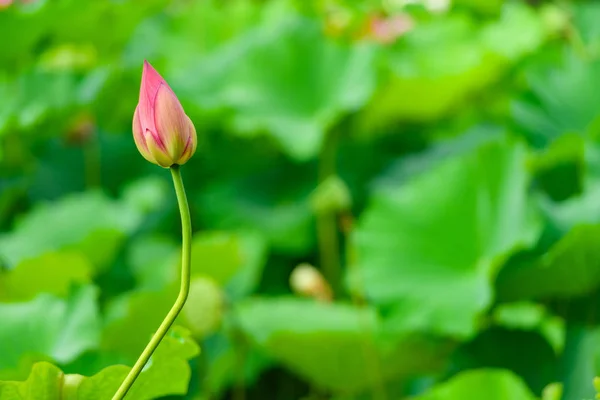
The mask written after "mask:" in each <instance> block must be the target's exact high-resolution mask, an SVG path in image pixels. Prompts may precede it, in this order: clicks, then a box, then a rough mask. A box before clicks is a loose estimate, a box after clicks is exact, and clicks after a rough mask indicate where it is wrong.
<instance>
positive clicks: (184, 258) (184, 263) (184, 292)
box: [113, 164, 192, 400]
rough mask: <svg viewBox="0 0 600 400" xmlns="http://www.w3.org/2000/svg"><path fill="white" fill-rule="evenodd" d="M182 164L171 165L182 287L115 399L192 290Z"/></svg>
mask: <svg viewBox="0 0 600 400" xmlns="http://www.w3.org/2000/svg"><path fill="white" fill-rule="evenodd" d="M179 169H180V166H179V165H177V164H175V165H173V166H172V167H171V175H173V184H174V186H175V193H176V194H177V203H178V205H179V213H180V214H181V233H182V252H181V288H180V289H179V295H178V296H177V300H175V304H173V307H172V308H171V310H170V311H169V313H168V314H167V316H166V317H165V319H164V320H163V322H162V323H161V324H160V327H159V328H158V330H157V331H156V333H155V334H154V336H152V339H150V342H149V343H148V345H147V346H146V348H145V349H144V351H143V352H142V354H141V355H140V358H138V360H137V361H136V363H135V365H134V366H133V368H132V369H131V371H129V374H128V375H127V377H126V378H125V380H124V381H123V383H122V384H121V387H119V390H118V391H117V393H116V394H115V395H114V397H113V400H122V399H123V398H124V397H125V395H126V394H127V392H128V391H129V389H131V386H132V385H133V383H134V382H135V380H136V379H137V377H138V376H139V374H140V372H142V369H143V368H144V366H145V365H146V363H147V362H148V360H149V359H150V357H151V356H152V353H154V351H155V350H156V348H157V347H158V345H159V344H160V342H161V340H162V339H163V338H164V337H165V335H166V334H167V332H168V331H169V328H170V327H171V325H172V324H173V322H174V321H175V319H176V318H177V316H178V315H179V313H180V312H181V310H182V309H183V306H184V304H185V301H186V300H187V297H188V293H189V291H190V272H191V253H192V242H191V239H192V222H191V218H190V209H189V206H188V202H187V197H186V195H185V188H184V187H183V181H182V179H181V173H180V170H179Z"/></svg>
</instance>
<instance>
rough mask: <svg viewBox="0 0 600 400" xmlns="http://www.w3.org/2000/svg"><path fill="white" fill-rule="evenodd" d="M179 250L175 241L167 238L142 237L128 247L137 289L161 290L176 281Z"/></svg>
mask: <svg viewBox="0 0 600 400" xmlns="http://www.w3.org/2000/svg"><path fill="white" fill-rule="evenodd" d="M178 250H179V248H178V246H177V244H176V243H175V241H174V240H173V239H171V238H170V237H165V236H141V237H138V238H136V239H134V240H133V241H132V243H131V245H130V246H129V247H128V253H127V259H128V262H129V265H130V266H131V268H132V273H133V275H134V276H135V278H136V281H137V285H136V286H137V288H139V289H143V290H161V289H162V288H164V287H165V286H166V285H169V284H170V283H172V282H174V281H176V280H177V279H178V277H179V269H178V268H176V267H175V265H176V261H175V260H179V257H180V256H179V251H178Z"/></svg>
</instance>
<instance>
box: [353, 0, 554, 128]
mask: <svg viewBox="0 0 600 400" xmlns="http://www.w3.org/2000/svg"><path fill="white" fill-rule="evenodd" d="M502 9H503V12H502V15H501V19H500V20H498V21H492V22H489V23H487V24H481V23H480V21H475V20H474V19H473V18H470V17H467V16H466V15H464V14H461V13H458V12H457V13H451V14H447V15H444V16H443V17H434V18H431V19H430V20H428V21H424V22H422V23H419V24H417V25H416V26H415V28H414V29H412V30H411V31H410V32H408V33H407V34H406V35H404V36H403V38H402V39H401V40H399V41H398V42H397V43H396V44H395V45H393V46H391V48H390V49H389V51H387V53H386V54H385V57H384V61H385V66H386V69H387V71H388V80H387V82H386V84H385V85H382V86H381V87H380V88H379V90H378V91H377V94H376V96H375V98H374V99H373V101H372V102H371V103H370V104H369V107H368V108H367V109H366V110H365V116H364V121H363V123H364V127H365V129H369V130H371V129H372V128H373V126H379V125H381V124H382V123H385V122H393V121H395V120H398V119H404V120H410V121H425V122H426V121H430V120H432V119H437V118H440V117H444V116H447V115H449V114H450V113H451V112H452V111H454V110H457V109H460V108H461V106H464V104H465V102H466V101H467V100H468V99H469V98H470V97H472V96H473V95H475V94H476V93H478V92H480V91H482V90H483V89H485V88H486V87H487V86H489V85H491V84H493V83H494V82H496V81H497V80H498V79H499V78H500V77H501V75H502V73H503V71H505V70H506V69H507V68H508V67H509V66H510V65H511V64H512V63H514V62H516V61H518V60H519V59H520V58H522V57H523V56H525V55H527V54H528V53H530V52H531V51H533V50H535V49H536V48H537V47H538V46H539V45H540V44H541V43H543V41H544V40H545V37H546V32H545V31H544V30H543V25H542V22H541V20H540V18H539V16H537V14H536V13H535V12H534V11H532V10H531V9H530V8H529V7H528V6H526V5H524V4H521V3H517V2H510V3H508V4H506V5H505V7H503V8H502ZM524 31H527V34H524V35H522V33H523V32H524ZM440 38H443V39H440ZM439 60H444V62H443V63H440V62H439Z"/></svg>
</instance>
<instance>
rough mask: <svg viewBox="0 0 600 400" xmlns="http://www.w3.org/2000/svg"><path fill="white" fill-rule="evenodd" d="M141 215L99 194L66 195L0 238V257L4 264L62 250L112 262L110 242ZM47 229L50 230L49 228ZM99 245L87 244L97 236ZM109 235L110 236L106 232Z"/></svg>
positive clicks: (120, 237)
mask: <svg viewBox="0 0 600 400" xmlns="http://www.w3.org/2000/svg"><path fill="white" fill-rule="evenodd" d="M141 218H142V215H141V214H140V213H139V212H136V210H135V209H131V208H130V207H128V206H127V205H125V204H122V203H121V202H118V201H114V200H111V199H109V198H108V197H106V196H105V195H104V194H102V193H100V192H85V193H81V194H75V195H70V196H67V197H65V198H63V199H61V200H59V201H57V202H53V203H46V204H40V205H38V207H37V208H36V209H35V210H33V211H32V212H30V213H28V214H27V215H26V216H24V217H23V218H22V219H21V220H19V221H18V222H17V224H16V226H15V227H14V229H13V231H12V232H11V233H7V234H3V235H0V255H1V256H2V257H3V258H4V259H5V261H6V262H7V264H8V265H12V266H14V265H16V264H17V263H18V262H20V261H22V260H24V259H27V258H31V257H35V256H38V255H40V254H42V253H44V252H46V251H51V250H60V249H64V248H70V249H80V250H82V251H84V252H87V254H86V255H89V256H90V259H92V260H95V259H98V257H99V256H100V257H101V259H104V260H106V259H112V257H108V256H107V254H106V253H108V254H112V255H113V257H114V254H115V252H116V250H117V249H118V248H117V247H116V246H115V243H114V242H121V241H122V240H123V236H124V235H126V234H128V233H130V232H132V231H133V230H134V229H135V228H136V227H137V225H138V224H139V223H140V222H141ZM49 227H50V229H49ZM99 231H102V233H101V234H102V238H103V239H104V240H103V241H101V242H98V241H94V243H93V244H91V245H90V243H89V242H87V240H88V238H89V236H91V235H94V234H100V233H99ZM109 232H110V233H109Z"/></svg>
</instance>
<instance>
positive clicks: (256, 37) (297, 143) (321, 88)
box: [175, 17, 375, 160]
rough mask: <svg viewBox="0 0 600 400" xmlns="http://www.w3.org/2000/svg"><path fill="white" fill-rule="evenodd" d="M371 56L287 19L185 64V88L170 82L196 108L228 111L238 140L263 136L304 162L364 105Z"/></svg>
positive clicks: (362, 47) (307, 23)
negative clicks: (331, 130) (346, 117)
mask: <svg viewBox="0 0 600 400" xmlns="http://www.w3.org/2000/svg"><path fill="white" fill-rule="evenodd" d="M374 56H375V49H374V48H373V47H372V46H370V45H368V44H366V43H363V44H354V45H349V44H345V43H338V42H336V41H334V40H332V39H330V38H327V37H326V36H324V35H323V33H322V29H321V27H320V26H319V24H317V23H316V22H315V21H311V20H308V19H304V18H301V17H290V18H286V19H284V20H282V21H279V22H278V23H276V24H266V23H265V24H264V26H261V25H259V26H258V27H257V28H256V29H255V30H252V31H250V32H248V33H247V34H245V35H243V36H241V37H240V38H239V40H236V41H234V42H232V43H230V44H228V45H226V46H223V47H222V48H221V49H219V51H217V52H216V53H215V54H213V55H211V57H207V58H205V59H203V60H201V61H200V62H196V63H193V67H190V69H189V70H188V71H187V73H186V74H185V77H186V78H185V84H183V82H181V83H180V84H179V83H178V82H177V81H176V82H175V83H176V84H178V85H179V86H180V87H181V88H182V96H183V97H186V98H187V97H189V99H190V100H192V101H194V102H195V103H196V104H197V105H198V106H199V107H201V108H217V109H226V110H231V111H232V119H231V124H232V126H233V128H234V130H235V131H236V132H238V133H239V134H241V135H244V136H248V135H255V134H261V133H265V134H268V135H269V136H270V137H272V138H273V139H274V140H275V141H276V142H277V143H278V144H279V145H280V146H281V148H282V149H283V151H284V152H285V153H287V154H288V155H290V156H291V157H293V158H295V159H298V160H306V159H309V158H312V157H314V156H316V155H317V153H318V151H319V149H320V147H321V144H322V142H323V138H324V136H325V134H326V132H327V131H328V129H329V128H330V127H331V126H332V125H333V124H334V123H335V122H337V120H338V119H339V118H340V117H342V116H343V115H344V114H346V113H350V112H353V111H356V110H358V109H359V108H360V107H362V106H363V105H364V104H365V103H366V102H367V101H368V100H369V98H370V96H371V94H372V92H373V90H374V87H375V66H374V60H375V57H374ZM265 60H268V66H266V65H265ZM182 76H183V74H182ZM182 79H183V78H182Z"/></svg>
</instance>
